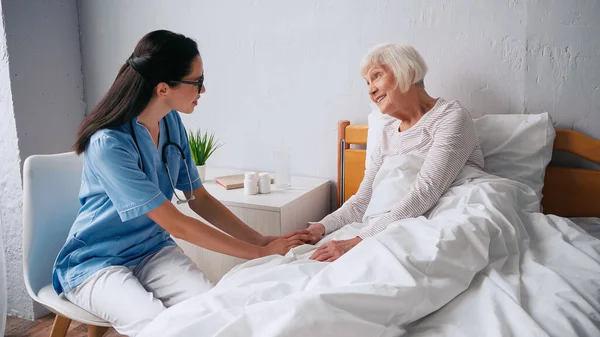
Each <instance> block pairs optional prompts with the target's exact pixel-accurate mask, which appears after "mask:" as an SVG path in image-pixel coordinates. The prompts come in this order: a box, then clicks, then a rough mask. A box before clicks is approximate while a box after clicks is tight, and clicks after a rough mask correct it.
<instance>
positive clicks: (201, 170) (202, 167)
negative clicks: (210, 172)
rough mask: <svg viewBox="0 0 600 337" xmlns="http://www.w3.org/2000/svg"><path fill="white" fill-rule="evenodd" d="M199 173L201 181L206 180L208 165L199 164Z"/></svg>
mask: <svg viewBox="0 0 600 337" xmlns="http://www.w3.org/2000/svg"><path fill="white" fill-rule="evenodd" d="M198 174H199V175H200V181H201V182H204V181H205V180H204V179H205V177H206V165H199V166H198Z"/></svg>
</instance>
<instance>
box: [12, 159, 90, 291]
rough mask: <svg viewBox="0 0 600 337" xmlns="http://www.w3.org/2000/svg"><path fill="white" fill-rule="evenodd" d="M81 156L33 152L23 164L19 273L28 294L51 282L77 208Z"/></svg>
mask: <svg viewBox="0 0 600 337" xmlns="http://www.w3.org/2000/svg"><path fill="white" fill-rule="evenodd" d="M82 169H83V157H81V156H78V155H77V154H75V153H74V152H68V153H60V154H52V155H33V156H30V157H28V158H27V159H26V160H25V164H24V166H23V276H24V279H25V285H26V287H27V291H28V292H29V295H30V296H31V297H33V298H34V299H37V295H36V294H37V292H38V291H39V290H40V289H41V288H42V287H44V286H46V285H48V284H50V283H52V267H53V265H54V261H55V260H56V257H57V256H58V252H59V251H60V249H61V248H62V246H63V245H64V243H65V240H66V239H67V236H68V234H69V230H70V229H71V226H72V225H73V222H74V221H75V218H76V217H77V212H78V211H79V208H80V206H81V205H80V203H79V198H78V196H79V188H80V186H81V172H82Z"/></svg>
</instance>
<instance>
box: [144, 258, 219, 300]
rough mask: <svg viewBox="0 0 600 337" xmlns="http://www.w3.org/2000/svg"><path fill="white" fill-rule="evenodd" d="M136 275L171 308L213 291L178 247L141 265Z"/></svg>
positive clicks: (202, 275)
mask: <svg viewBox="0 0 600 337" xmlns="http://www.w3.org/2000/svg"><path fill="white" fill-rule="evenodd" d="M133 273H134V275H135V276H136V277H137V278H138V280H139V281H140V283H141V284H142V285H143V286H144V287H145V288H146V289H147V290H148V291H151V292H152V293H153V294H154V297H156V298H158V299H159V300H161V301H162V303H163V304H164V305H165V307H167V308H168V307H171V306H173V305H175V304H177V303H179V302H182V301H185V300H187V299H188V298H190V297H193V296H195V295H199V294H202V293H204V292H207V291H208V290H210V289H211V288H212V287H213V285H212V284H211V283H210V281H209V280H208V279H207V278H206V277H205V276H204V274H203V273H202V271H200V269H198V267H197V266H196V264H194V262H192V260H191V259H190V258H189V257H188V256H187V255H185V253H184V252H183V251H182V250H181V248H179V247H178V246H169V247H165V248H163V249H162V250H160V251H159V252H158V253H156V254H154V255H153V256H152V257H150V258H147V259H146V260H144V261H142V262H141V263H140V264H139V265H137V266H136V267H135V268H134V269H133Z"/></svg>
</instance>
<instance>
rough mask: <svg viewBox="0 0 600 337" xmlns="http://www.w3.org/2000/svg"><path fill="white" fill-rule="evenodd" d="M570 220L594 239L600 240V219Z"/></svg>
mask: <svg viewBox="0 0 600 337" xmlns="http://www.w3.org/2000/svg"><path fill="white" fill-rule="evenodd" d="M569 220H571V221H573V222H574V223H575V224H577V225H578V226H579V227H581V228H582V229H584V230H585V231H586V232H588V233H589V234H590V235H592V236H593V237H595V238H598V239H600V218H592V217H587V218H569Z"/></svg>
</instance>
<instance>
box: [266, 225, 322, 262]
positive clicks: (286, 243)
mask: <svg viewBox="0 0 600 337" xmlns="http://www.w3.org/2000/svg"><path fill="white" fill-rule="evenodd" d="M311 238H312V236H311V235H310V234H309V232H308V230H301V231H297V232H293V233H290V234H287V235H283V236H263V238H262V240H261V242H260V243H259V245H260V246H262V247H260V249H261V251H260V256H268V255H274V254H277V255H285V254H287V252H288V251H289V250H290V249H292V248H294V247H298V246H301V245H303V244H305V243H306V242H308V241H309V240H310V239H311Z"/></svg>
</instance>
